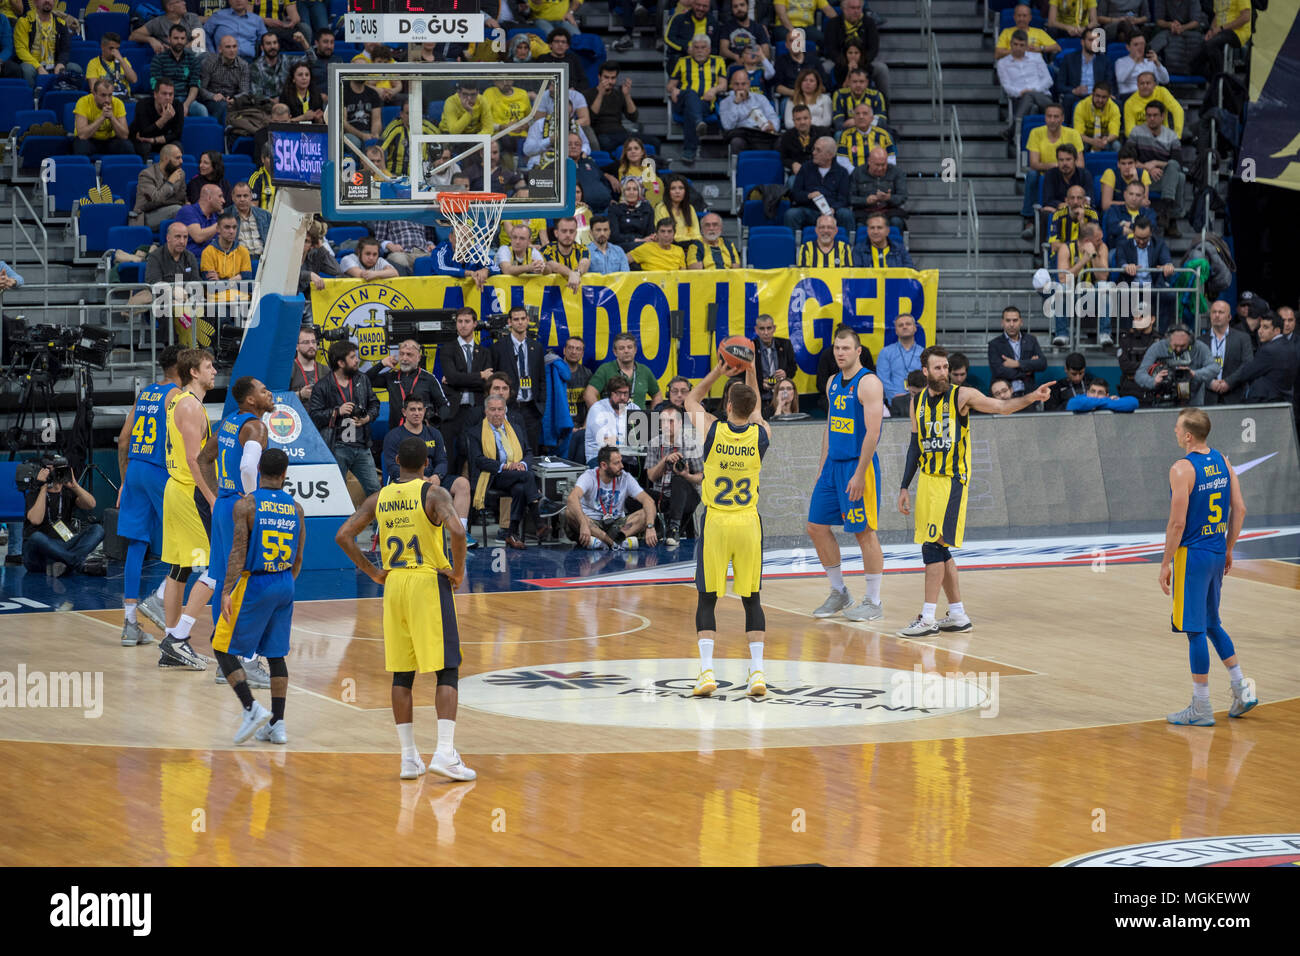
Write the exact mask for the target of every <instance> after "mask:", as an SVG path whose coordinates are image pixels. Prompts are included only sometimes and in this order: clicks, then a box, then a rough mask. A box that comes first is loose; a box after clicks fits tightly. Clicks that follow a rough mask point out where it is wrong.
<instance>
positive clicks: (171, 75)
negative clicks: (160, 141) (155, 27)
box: [149, 0, 247, 116]
mask: <svg viewBox="0 0 1300 956" xmlns="http://www.w3.org/2000/svg"><path fill="white" fill-rule="evenodd" d="M245 2H247V0H245ZM189 42H190V35H189V34H188V33H186V32H185V28H184V27H183V26H181V25H180V24H179V23H177V24H173V25H172V28H171V31H170V32H169V33H168V34H167V48H166V49H165V50H163V51H162V52H161V53H155V54H154V57H153V59H152V60H150V61H149V81H150V85H151V86H157V85H158V81H159V80H161V79H163V78H164V77H166V78H167V79H169V80H171V81H172V86H173V87H175V89H176V98H177V99H178V100H180V107H179V110H180V113H181V115H182V116H207V115H208V110H207V107H205V106H204V105H203V104H202V103H200V102H199V101H198V98H199V78H200V76H201V73H202V70H201V67H200V66H199V58H198V55H197V54H195V52H194V51H193V50H191V49H190V48H189V46H188V44H189Z"/></svg>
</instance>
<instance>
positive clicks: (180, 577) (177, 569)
mask: <svg viewBox="0 0 1300 956" xmlns="http://www.w3.org/2000/svg"><path fill="white" fill-rule="evenodd" d="M192 570H194V569H193V568H183V567H181V566H180V565H179V564H173V565H172V569H171V570H170V571H168V572H167V577H169V578H171V579H172V580H173V581H178V582H180V583H181V584H184V583H185V582H186V581H188V580H189V579H190V572H191V571H192Z"/></svg>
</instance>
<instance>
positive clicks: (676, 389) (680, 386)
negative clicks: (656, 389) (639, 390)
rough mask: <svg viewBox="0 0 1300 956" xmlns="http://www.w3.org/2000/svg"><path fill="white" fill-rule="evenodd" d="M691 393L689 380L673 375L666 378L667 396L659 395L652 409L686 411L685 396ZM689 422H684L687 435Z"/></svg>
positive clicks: (689, 426)
mask: <svg viewBox="0 0 1300 956" xmlns="http://www.w3.org/2000/svg"><path fill="white" fill-rule="evenodd" d="M690 393H691V380H690V379H688V378H684V377H683V376H681V375H674V376H673V377H672V378H671V379H669V380H668V397H667V398H663V397H660V400H659V401H658V402H657V403H656V404H655V406H654V411H656V412H662V411H663V410H664V409H665V408H675V409H677V410H678V411H679V412H682V413H685V412H686V396H687V395H689V394H690ZM691 431H692V429H691V423H690V421H689V420H688V421H687V422H686V432H687V435H688V436H689V435H690V433H691Z"/></svg>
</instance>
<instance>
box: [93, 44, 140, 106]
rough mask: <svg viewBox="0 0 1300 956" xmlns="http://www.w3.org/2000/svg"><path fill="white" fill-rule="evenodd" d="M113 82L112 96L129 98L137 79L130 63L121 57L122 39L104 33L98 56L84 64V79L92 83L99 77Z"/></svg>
mask: <svg viewBox="0 0 1300 956" xmlns="http://www.w3.org/2000/svg"><path fill="white" fill-rule="evenodd" d="M101 76H102V77H105V78H107V79H109V80H112V81H113V95H114V96H124V97H129V96H130V95H131V87H132V85H133V84H134V83H135V82H136V80H137V79H138V77H137V76H136V75H135V69H134V68H133V67H132V66H131V62H130V61H129V60H127V59H126V57H124V56H122V38H121V37H120V36H118V35H117V34H116V33H112V32H109V33H105V34H104V35H103V36H101V37H100V38H99V56H97V57H95V58H94V59H93V60H91V61H90V62H89V63H87V64H86V79H87V80H89V81H91V82H92V83H93V82H94V81H95V80H97V79H99V78H100V77H101Z"/></svg>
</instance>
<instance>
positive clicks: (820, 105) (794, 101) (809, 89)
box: [785, 67, 835, 126]
mask: <svg viewBox="0 0 1300 956" xmlns="http://www.w3.org/2000/svg"><path fill="white" fill-rule="evenodd" d="M796 106H806V107H808V109H809V111H810V112H811V113H812V121H813V125H814V126H833V125H834V121H835V104H834V103H833V102H832V101H831V96H830V94H829V93H827V92H826V86H825V80H824V78H823V77H822V73H821V70H817V69H814V68H812V67H807V68H805V69H802V70H800V71H799V75H798V76H796V77H795V80H794V92H793V93H792V94H791V95H790V97H789V98H788V99H787V100H786V102H785V125H786V126H793V125H794V108H795V107H796Z"/></svg>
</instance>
